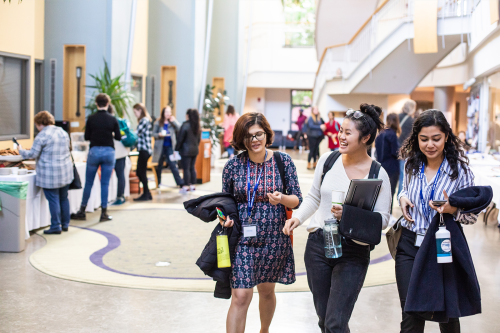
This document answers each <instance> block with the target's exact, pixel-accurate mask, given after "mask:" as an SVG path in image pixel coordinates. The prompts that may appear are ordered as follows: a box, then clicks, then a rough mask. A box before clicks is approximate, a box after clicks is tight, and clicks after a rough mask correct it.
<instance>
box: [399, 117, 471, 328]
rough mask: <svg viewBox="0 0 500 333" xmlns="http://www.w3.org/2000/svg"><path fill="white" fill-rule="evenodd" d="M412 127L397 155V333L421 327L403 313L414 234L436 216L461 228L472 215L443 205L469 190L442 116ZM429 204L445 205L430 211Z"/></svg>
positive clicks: (461, 155)
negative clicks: (400, 173)
mask: <svg viewBox="0 0 500 333" xmlns="http://www.w3.org/2000/svg"><path fill="white" fill-rule="evenodd" d="M413 126H414V128H413V131H412V133H411V136H410V137H409V138H408V140H406V141H405V142H404V145H403V146H402V147H401V149H400V154H401V156H402V157H403V158H404V159H405V160H406V164H405V168H404V184H403V191H401V193H400V194H399V196H398V198H399V205H400V206H401V210H402V211H403V219H402V220H401V226H402V227H403V229H402V233H401V238H400V239H399V243H398V246H397V252H396V282H397V286H398V293H399V299H400V302H401V310H402V321H401V333H410V332H411V333H423V332H424V327H425V320H424V319H422V318H421V317H418V316H413V315H410V314H408V313H406V312H404V308H405V303H406V296H407V294H408V289H409V285H410V277H411V275H412V270H413V263H414V261H415V257H416V256H417V254H418V250H419V249H420V247H419V246H420V245H418V244H416V240H417V235H418V234H420V235H425V234H426V231H427V230H428V229H429V226H430V224H431V221H432V219H433V217H434V216H435V215H436V213H441V214H444V213H448V214H452V215H453V216H454V219H455V221H456V222H457V223H461V224H474V223H476V221H477V214H472V213H467V214H464V213H462V212H461V210H460V209H459V208H457V207H453V206H451V205H450V203H449V201H448V196H449V195H451V194H453V193H455V192H456V191H458V190H461V189H463V188H466V187H470V186H474V175H473V173H472V171H471V170H470V168H469V166H468V164H469V159H468V158H467V156H465V152H464V151H463V149H462V143H461V142H460V140H458V138H457V137H456V136H455V135H454V134H453V132H452V130H451V127H450V124H449V123H448V121H447V120H446V118H445V117H444V115H443V113H442V112H441V111H438V110H427V111H424V112H422V114H420V116H419V117H418V118H417V119H416V120H415V124H414V125H413ZM434 200H443V201H446V203H445V204H444V205H442V206H440V207H436V206H435V205H434V204H433V201H434ZM461 228H462V227H460V229H461ZM429 236H432V237H434V235H429ZM425 237H428V236H425ZM464 274H466V273H465V272H464ZM442 296H443V295H442V294H441V295H439V293H437V294H435V295H429V297H433V299H435V298H436V297H442ZM436 302H439V303H441V304H443V303H444V300H440V299H436ZM439 328H440V331H441V332H447V333H459V332H460V321H459V319H458V318H450V319H449V321H448V322H447V323H439Z"/></svg>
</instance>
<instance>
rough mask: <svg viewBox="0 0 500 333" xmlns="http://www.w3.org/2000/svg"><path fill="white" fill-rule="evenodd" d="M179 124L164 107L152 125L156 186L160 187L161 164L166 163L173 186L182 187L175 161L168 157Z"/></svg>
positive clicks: (170, 153)
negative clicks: (172, 179)
mask: <svg viewBox="0 0 500 333" xmlns="http://www.w3.org/2000/svg"><path fill="white" fill-rule="evenodd" d="M180 127H181V124H180V123H179V122H178V121H177V119H175V117H174V116H173V115H172V109H171V108H170V106H166V107H164V108H163V110H162V111H161V115H160V118H158V120H157V121H156V122H155V123H154V126H153V137H154V138H155V145H154V150H153V163H158V166H157V168H156V175H157V177H158V184H160V185H161V171H162V169H163V163H165V161H167V164H168V167H169V168H170V171H172V175H173V176H174V179H175V184H176V185H177V186H179V187H182V185H183V184H184V182H183V181H182V178H181V176H180V175H179V169H177V161H172V160H171V159H170V156H171V155H173V154H174V148H175V145H176V143H177V131H179V128H180Z"/></svg>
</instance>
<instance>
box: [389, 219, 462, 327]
mask: <svg viewBox="0 0 500 333" xmlns="http://www.w3.org/2000/svg"><path fill="white" fill-rule="evenodd" d="M414 244H415V233H414V232H412V231H410V230H408V229H406V228H403V231H402V233H401V238H400V239H399V243H398V249H397V252H396V282H397V284H398V292H399V300H400V302H401V309H402V311H403V312H402V313H403V319H402V321H401V333H423V332H424V327H425V320H423V319H420V318H418V317H414V316H412V315H409V314H407V313H405V312H404V308H405V303H406V295H407V294H408V287H409V285H410V277H411V271H412V269H413V262H414V261H415V256H416V255H417V252H418V249H419V248H418V247H416V246H415V245H414ZM439 328H440V330H441V332H442V333H460V321H459V320H458V318H450V321H449V322H448V323H439Z"/></svg>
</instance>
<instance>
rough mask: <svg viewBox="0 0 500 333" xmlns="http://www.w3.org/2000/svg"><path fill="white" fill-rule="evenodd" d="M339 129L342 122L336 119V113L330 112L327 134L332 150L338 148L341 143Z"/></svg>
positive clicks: (326, 124)
mask: <svg viewBox="0 0 500 333" xmlns="http://www.w3.org/2000/svg"><path fill="white" fill-rule="evenodd" d="M339 131H340V124H339V123H338V122H337V121H336V120H335V113H333V111H330V112H328V122H327V123H325V135H326V136H327V137H328V148H330V150H331V151H334V150H338V149H339V147H340V144H339V137H338V135H339Z"/></svg>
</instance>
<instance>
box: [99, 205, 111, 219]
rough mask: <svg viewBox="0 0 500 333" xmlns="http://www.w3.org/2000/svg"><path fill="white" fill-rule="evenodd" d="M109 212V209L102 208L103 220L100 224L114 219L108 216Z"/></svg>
mask: <svg viewBox="0 0 500 333" xmlns="http://www.w3.org/2000/svg"><path fill="white" fill-rule="evenodd" d="M107 210H108V209H107V208H101V218H100V219H99V222H107V221H111V220H112V219H113V216H110V215H108V213H107Z"/></svg>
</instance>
